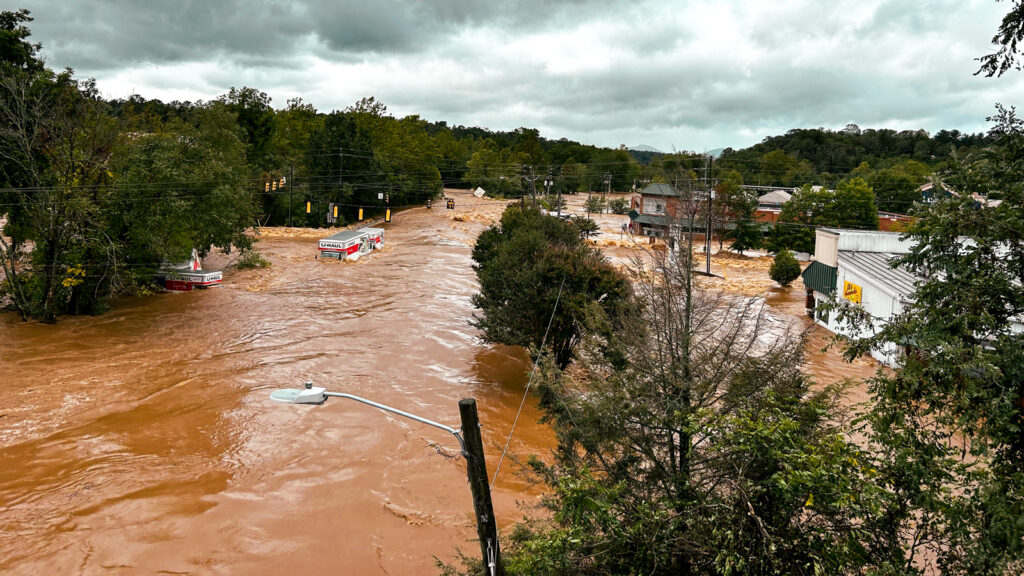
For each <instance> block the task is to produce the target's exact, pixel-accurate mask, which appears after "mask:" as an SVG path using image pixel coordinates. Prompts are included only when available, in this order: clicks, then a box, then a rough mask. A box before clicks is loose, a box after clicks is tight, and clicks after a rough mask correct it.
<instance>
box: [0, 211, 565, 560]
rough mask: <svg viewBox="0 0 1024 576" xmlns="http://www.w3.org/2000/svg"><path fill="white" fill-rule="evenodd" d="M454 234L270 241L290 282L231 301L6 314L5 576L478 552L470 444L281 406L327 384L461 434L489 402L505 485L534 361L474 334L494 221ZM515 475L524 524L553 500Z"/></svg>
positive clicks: (538, 439) (521, 431) (428, 226)
mask: <svg viewBox="0 0 1024 576" xmlns="http://www.w3.org/2000/svg"><path fill="white" fill-rule="evenodd" d="M467 201H468V200H467ZM477 202H478V204H479V203H485V202H486V201H477ZM485 208H486V207H485ZM487 209H489V208H487ZM500 209H501V204H500V203H497V202H494V208H493V209H492V210H491V211H492V212H494V213H495V214H497V213H500ZM450 216H451V214H450V213H448V214H446V213H445V210H444V209H443V206H442V207H441V208H440V209H439V208H438V207H436V206H435V207H434V209H433V210H426V209H423V208H419V209H414V210H410V211H407V212H402V213H400V214H397V215H396V216H395V218H394V221H393V222H392V223H391V224H389V225H385V226H386V228H387V237H386V245H385V249H384V250H382V251H381V252H379V253H375V254H373V255H372V256H370V257H365V258H363V259H361V260H359V261H358V262H355V263H341V262H337V261H323V260H314V254H315V253H316V250H315V246H316V243H315V237H316V236H315V234H314V235H307V236H305V237H294V236H291V237H289V236H288V235H287V234H277V235H272V234H273V233H274V232H275V231H274V230H268V231H267V236H268V237H265V238H264V239H263V240H262V241H261V242H260V249H261V251H262V252H263V254H264V256H266V257H267V258H268V259H269V260H270V261H271V262H272V263H273V266H272V267H271V268H268V269H265V270H249V271H235V272H231V273H229V274H227V275H226V279H225V285H224V286H223V287H222V288H218V289H213V290H207V291H197V292H192V293H181V294H158V295H154V296H151V297H145V298H138V299H131V300H125V301H120V302H118V303H117V304H116V306H115V308H114V310H113V311H111V312H109V313H107V314H106V315H104V316H100V317H96V318H91V317H80V318H63V319H61V322H60V323H59V324H57V325H55V326H44V325H39V324H25V323H21V322H20V321H18V319H17V318H16V317H15V316H14V315H11V314H4V315H2V316H0V343H2V344H0V573H4V574H154V573H167V574H247V575H255V574H309V575H313V574H338V573H351V574H374V573H379V574H410V573H411V574H430V573H436V569H435V568H434V556H437V557H439V558H441V559H443V560H451V559H452V558H453V557H454V556H455V547H456V546H459V547H461V548H463V549H464V550H466V551H467V552H469V553H472V552H473V551H474V550H477V544H476V543H475V528H474V524H473V521H472V500H471V497H470V491H469V487H468V484H467V482H466V475H465V466H464V463H463V462H462V460H461V458H460V457H458V446H457V444H456V443H455V440H454V439H453V438H452V437H451V435H449V434H446V433H445V432H443V431H440V430H436V429H433V428H430V427H426V426H423V425H420V424H418V423H416V422H411V421H407V420H403V419H401V418H398V417H394V416H389V415H387V414H385V413H383V412H382V411H379V410H375V409H373V408H370V407H368V406H364V405H361V404H357V403H354V402H346V401H343V400H331V401H328V402H327V403H326V404H324V405H323V406H291V405H284V404H280V403H276V402H273V401H271V400H270V399H269V394H270V391H271V390H273V389H274V388H278V387H298V386H301V383H302V382H303V381H305V380H312V381H313V382H315V383H316V384H318V385H323V386H326V387H328V388H329V389H332V390H336V391H344V392H349V393H353V394H357V395H359V396H363V397H367V398H370V399H373V400H377V401H379V402H383V403H387V404H390V405H393V406H396V407H399V408H403V409H405V410H408V411H410V412H414V413H416V414H419V415H421V416H424V417H426V418H430V419H432V420H436V421H438V422H441V423H444V424H447V425H449V426H452V427H455V428H458V427H459V416H458V407H457V402H458V400H459V399H460V398H462V397H468V396H472V397H475V398H476V399H477V401H478V403H479V406H480V417H481V421H482V426H483V436H484V442H485V444H486V448H487V449H488V453H487V458H488V464H489V466H490V469H491V470H492V471H493V469H494V465H495V463H496V462H497V457H498V453H499V451H500V445H501V444H503V443H504V439H505V436H506V435H507V434H508V430H509V427H510V426H511V422H512V419H513V418H514V417H515V411H516V409H517V408H518V406H519V401H520V399H521V394H522V389H523V385H524V383H525V378H526V369H527V362H526V358H525V356H524V355H523V354H522V353H521V352H518V351H514V350H510V349H503V348H500V347H499V348H495V347H492V346H487V345H484V344H482V343H481V342H480V341H479V339H478V337H477V332H476V330H475V329H473V328H472V327H471V326H469V324H468V320H469V319H470V317H471V315H472V313H473V307H472V304H471V303H470V296H471V295H472V294H473V293H474V292H475V291H476V289H477V285H476V280H475V275H474V273H473V271H472V269H471V268H470V264H471V261H470V257H469V254H470V247H469V246H470V244H471V243H472V241H473V239H474V238H475V237H476V235H477V234H478V233H479V231H480V230H482V229H483V227H484V223H483V222H475V221H472V220H471V219H470V220H467V221H453V220H452V219H451V218H450ZM278 232H280V231H278ZM537 418H538V413H537V412H536V411H535V410H534V409H532V408H531V407H530V406H529V403H528V408H527V412H526V413H524V416H523V417H522V418H521V419H520V421H519V424H518V427H517V431H516V435H515V438H514V439H513V442H512V449H513V451H514V452H515V453H517V454H529V453H543V452H545V451H546V450H547V448H548V446H549V443H550V442H551V439H550V433H549V432H548V431H547V430H546V429H545V428H544V427H542V426H540V425H539V424H537ZM516 468H517V467H516V466H515V465H510V463H509V462H508V461H507V460H506V462H505V464H504V465H503V470H502V473H501V476H500V477H499V479H498V482H497V485H496V487H495V493H494V498H495V507H496V514H497V516H498V518H499V521H500V522H501V524H502V525H503V526H506V527H507V526H510V525H511V523H512V522H514V521H515V520H516V519H518V518H520V517H521V515H522V512H521V510H520V509H519V508H517V506H516V502H515V501H516V500H531V499H535V497H536V492H535V491H530V490H529V489H528V487H527V484H526V482H525V480H524V479H523V478H520V477H517V476H516V475H515V473H514V470H515V469H516Z"/></svg>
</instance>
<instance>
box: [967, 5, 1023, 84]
mask: <svg viewBox="0 0 1024 576" xmlns="http://www.w3.org/2000/svg"><path fill="white" fill-rule="evenodd" d="M1021 40H1024V2H1021V0H1014V2H1013V8H1011V9H1010V11H1009V12H1007V13H1006V15H1005V16H1003V21H1002V22H1001V23H1000V24H999V29H998V30H997V31H996V34H995V36H993V37H992V44H994V45H995V46H996V47H997V48H998V49H997V50H996V51H995V52H994V53H992V54H987V55H985V56H982V57H981V58H978V59H977V60H978V61H980V62H981V66H980V67H979V68H978V71H977V72H975V73H974V74H975V75H977V74H982V73H984V74H985V76H988V77H990V78H991V77H992V76H1002V75H1003V73H1005V72H1006V71H1007V70H1009V69H1010V68H1015V69H1017V70H1020V64H1018V63H1017V58H1018V57H1019V54H1020V51H1019V49H1018V48H1017V43H1018V42H1020V41H1021Z"/></svg>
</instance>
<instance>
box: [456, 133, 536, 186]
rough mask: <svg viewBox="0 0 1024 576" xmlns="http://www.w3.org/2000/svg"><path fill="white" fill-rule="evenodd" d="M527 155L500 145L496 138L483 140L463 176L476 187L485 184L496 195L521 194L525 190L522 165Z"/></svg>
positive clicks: (467, 163)
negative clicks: (494, 139)
mask: <svg viewBox="0 0 1024 576" xmlns="http://www.w3.org/2000/svg"><path fill="white" fill-rule="evenodd" d="M526 162H527V157H526V156H525V155H524V154H522V153H515V152H512V151H510V150H508V149H503V148H501V147H499V146H498V145H497V144H496V143H495V142H494V141H493V140H485V141H483V142H481V143H480V146H479V147H478V149H477V150H476V151H475V152H474V153H473V155H472V157H471V158H470V159H469V162H466V175H465V176H464V177H463V179H464V180H465V181H466V183H467V184H469V185H470V186H472V187H477V186H479V187H482V188H483V189H484V190H486V191H487V192H488V193H490V194H492V195H496V196H513V195H519V194H521V193H522V190H523V180H522V167H523V165H524V164H525V163H526Z"/></svg>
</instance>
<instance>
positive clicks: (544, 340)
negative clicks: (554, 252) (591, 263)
mask: <svg viewBox="0 0 1024 576" xmlns="http://www.w3.org/2000/svg"><path fill="white" fill-rule="evenodd" d="M564 287H565V274H562V283H561V284H560V285H559V286H558V296H557V297H555V305H554V306H552V307H551V317H550V318H548V327H547V328H546V329H545V330H544V337H543V338H541V341H540V349H539V350H538V351H537V358H536V359H534V361H533V369H532V370H530V378H529V379H528V380H527V381H526V390H524V391H523V399H522V401H521V402H519V410H517V411H516V417H515V419H514V420H512V428H511V429H510V430H509V431H508V438H506V439H505V447H504V448H502V450H501V456H499V457H498V465H497V466H495V467H494V477H493V478H491V488H494V483H495V481H497V480H498V472H500V471H501V463H502V462H503V461H504V460H505V452H507V451H508V445H509V443H510V442H512V434H513V433H514V432H515V431H516V423H518V422H519V415H520V414H522V413H523V405H524V404H526V397H527V396H528V395H529V394H530V386H532V385H533V376H534V375H535V374H536V373H537V365H538V364H539V363H540V355H541V354H543V353H544V345H545V344H546V343H547V341H548V332H550V331H551V324H552V323H553V322H554V321H555V311H556V310H558V303H559V301H561V299H562V288H564Z"/></svg>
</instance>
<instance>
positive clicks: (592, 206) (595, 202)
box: [586, 196, 605, 214]
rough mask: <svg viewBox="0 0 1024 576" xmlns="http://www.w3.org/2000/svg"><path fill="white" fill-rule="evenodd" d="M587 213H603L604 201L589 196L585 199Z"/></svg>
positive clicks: (598, 197)
mask: <svg viewBox="0 0 1024 576" xmlns="http://www.w3.org/2000/svg"><path fill="white" fill-rule="evenodd" d="M586 206H587V212H597V213H598V214H600V213H602V212H604V208H605V203H604V199H602V198H601V197H600V196H591V197H590V198H587V204H586Z"/></svg>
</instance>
